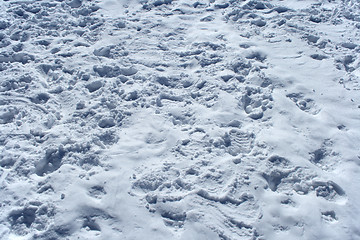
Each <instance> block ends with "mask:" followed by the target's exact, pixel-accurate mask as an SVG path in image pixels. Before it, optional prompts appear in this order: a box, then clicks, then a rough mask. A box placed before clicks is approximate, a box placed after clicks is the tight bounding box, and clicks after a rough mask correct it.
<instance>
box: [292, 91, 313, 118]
mask: <svg viewBox="0 0 360 240" xmlns="http://www.w3.org/2000/svg"><path fill="white" fill-rule="evenodd" d="M286 97H288V98H290V99H291V100H292V101H293V102H294V103H295V104H296V106H297V107H298V108H299V109H300V110H301V111H304V112H307V113H310V114H312V115H316V114H318V113H319V112H320V109H319V108H318V107H317V105H316V104H315V101H314V100H313V99H311V98H305V96H304V94H303V93H290V94H287V95H286Z"/></svg>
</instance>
